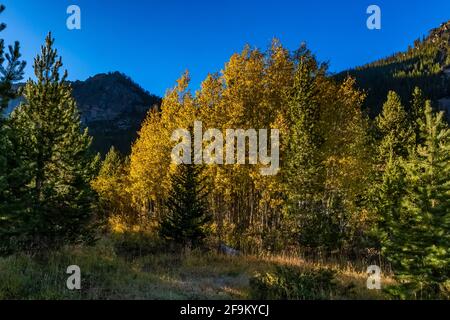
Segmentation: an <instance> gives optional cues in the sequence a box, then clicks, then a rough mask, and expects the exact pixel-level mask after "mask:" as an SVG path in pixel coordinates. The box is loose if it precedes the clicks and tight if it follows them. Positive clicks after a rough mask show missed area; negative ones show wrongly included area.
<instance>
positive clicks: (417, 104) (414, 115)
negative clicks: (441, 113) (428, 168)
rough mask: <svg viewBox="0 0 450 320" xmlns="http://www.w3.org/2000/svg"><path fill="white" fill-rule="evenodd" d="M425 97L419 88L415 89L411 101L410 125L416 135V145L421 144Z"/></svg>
mask: <svg viewBox="0 0 450 320" xmlns="http://www.w3.org/2000/svg"><path fill="white" fill-rule="evenodd" d="M425 102H426V101H425V97H424V96H423V92H422V90H420V88H419V87H415V88H414V92H413V94H412V100H411V111H410V113H409V119H410V123H411V124H412V126H413V129H414V133H415V135H416V144H419V143H421V142H422V141H421V139H420V121H419V120H422V121H425V109H424V108H425Z"/></svg>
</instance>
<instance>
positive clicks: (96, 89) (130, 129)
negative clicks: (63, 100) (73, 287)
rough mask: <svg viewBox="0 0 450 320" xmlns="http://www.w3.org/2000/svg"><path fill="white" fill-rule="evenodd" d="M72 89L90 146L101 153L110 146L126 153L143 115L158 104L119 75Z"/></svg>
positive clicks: (79, 83)
mask: <svg viewBox="0 0 450 320" xmlns="http://www.w3.org/2000/svg"><path fill="white" fill-rule="evenodd" d="M72 88H73V96H74V98H75V100H76V101H77V103H78V107H79V109H80V112H81V119H82V122H83V124H84V125H85V126H87V127H88V128H89V132H90V134H91V135H92V136H93V137H94V142H93V147H94V149H95V150H97V151H100V152H101V153H103V154H104V153H106V152H107V151H108V150H109V148H110V147H111V146H113V145H114V146H115V147H117V149H119V150H120V151H121V152H123V153H125V154H128V153H129V152H130V149H131V145H132V143H133V141H134V140H135V139H136V137H137V131H138V130H139V129H140V127H141V124H142V122H143V120H144V119H145V116H146V114H147V112H148V111H149V110H150V108H153V107H157V106H159V105H161V98H159V97H157V96H155V95H152V94H150V93H148V92H147V91H145V90H144V89H142V88H141V87H140V86H139V85H138V84H136V83H135V82H133V81H132V80H131V79H130V78H129V77H127V76H125V75H124V74H122V73H119V72H114V73H108V74H98V75H96V76H94V77H91V78H89V79H87V80H86V81H76V82H73V83H72Z"/></svg>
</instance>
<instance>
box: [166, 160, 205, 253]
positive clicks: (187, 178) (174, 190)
mask: <svg viewBox="0 0 450 320" xmlns="http://www.w3.org/2000/svg"><path fill="white" fill-rule="evenodd" d="M206 197H207V192H206V189H205V185H204V183H203V181H202V178H201V168H200V167H199V166H196V165H194V164H180V165H178V166H177V169H176V172H175V173H174V175H173V176H172V177H171V191H170V194H169V197H168V199H167V204H166V206H167V211H168V214H167V215H166V216H165V217H164V218H163V220H162V222H161V225H160V235H161V237H162V238H163V239H165V240H169V241H172V242H175V243H177V244H179V245H183V246H193V247H198V246H201V245H202V243H203V240H204V239H205V237H206V235H207V230H206V228H207V224H208V222H209V221H210V220H211V216H210V215H209V214H208V212H207V207H206Z"/></svg>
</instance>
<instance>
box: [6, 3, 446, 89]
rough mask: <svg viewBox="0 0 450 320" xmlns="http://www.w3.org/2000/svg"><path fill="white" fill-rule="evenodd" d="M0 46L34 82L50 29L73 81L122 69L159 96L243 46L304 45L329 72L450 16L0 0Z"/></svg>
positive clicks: (333, 8) (430, 11)
mask: <svg viewBox="0 0 450 320" xmlns="http://www.w3.org/2000/svg"><path fill="white" fill-rule="evenodd" d="M0 2H2V3H3V4H5V6H6V11H5V12H4V13H3V14H2V15H1V16H0V17H1V21H4V22H5V23H7V25H8V28H7V29H6V30H5V31H4V32H3V33H2V34H1V36H2V37H3V38H5V40H6V43H7V44H8V43H11V42H12V41H14V40H19V41H20V42H21V45H22V52H23V56H24V58H25V59H26V60H27V62H28V66H27V77H29V76H32V61H33V57H34V56H35V55H36V54H37V53H38V52H39V47H40V45H41V44H42V42H43V40H44V38H45V35H46V34H47V32H48V31H52V32H53V34H54V36H55V38H56V46H57V48H58V50H59V52H60V54H61V55H62V56H63V62H64V64H65V67H66V68H67V69H68V71H69V78H70V79H72V80H74V79H80V80H84V79H86V78H87V77H89V76H91V75H94V74H96V73H100V72H108V71H116V70H118V71H121V72H124V73H126V74H127V75H129V76H130V77H131V78H133V79H134V80H135V81H136V82H138V83H139V84H140V85H141V86H142V87H144V88H145V89H147V90H149V91H150V92H152V93H155V94H158V95H163V94H164V92H165V91H166V89H167V88H169V87H172V86H173V85H174V83H175V80H176V79H177V78H178V77H179V76H180V75H181V74H182V73H183V71H184V70H186V69H189V71H190V73H191V78H192V89H193V90H196V89H197V88H198V87H199V84H200V82H201V81H202V80H203V79H204V78H205V77H206V75H207V74H208V72H216V71H220V70H222V69H223V66H224V63H225V62H226V61H227V60H228V59H229V57H230V56H231V55H232V54H233V53H234V52H239V51H241V50H242V48H243V46H244V45H245V44H250V45H251V46H253V47H258V48H261V49H265V48H267V46H268V45H269V44H270V42H271V39H272V38H274V37H277V38H279V39H280V40H281V42H282V43H283V45H284V46H286V47H287V48H289V49H290V50H294V49H296V48H297V47H298V46H299V44H300V43H301V42H303V41H306V42H307V44H308V47H309V48H310V49H311V50H312V51H313V52H315V53H316V55H317V57H318V58H319V59H320V60H322V61H329V62H330V66H331V71H334V72H336V71H341V70H344V69H346V68H349V67H352V66H357V65H361V64H364V63H367V62H370V61H372V60H374V59H377V58H381V57H384V56H386V55H389V54H391V53H394V52H397V51H401V50H404V49H405V48H407V46H408V45H409V44H412V42H413V41H414V40H415V39H417V38H418V37H420V36H423V35H425V34H426V33H427V31H428V30H430V29H432V28H434V27H437V26H439V24H440V23H442V22H444V21H447V20H449V19H450V1H447V0H426V1H424V0H395V1H392V0H371V1H366V0H340V1H338V0H336V1H331V0H314V1H311V0H273V1H267V0H229V1H224V0H222V1H217V0H209V1H203V0H202V1H200V0H198V1H194V0H192V1H186V0H185V1H182V0H170V1H168V0H160V1H156V0H128V1H123V0H40V1H36V0H3V1H0ZM71 4H76V5H78V6H79V7H80V8H81V20H82V29H81V30H72V31H70V30H68V29H67V28H66V19H67V17H68V15H67V14H66V9H67V7H68V6H69V5H71ZM371 4H376V5H378V6H380V8H381V10H382V29H381V30H373V31H370V30H368V29H367V28H366V20H367V17H368V15H367V14H366V9H367V7H368V6H369V5H371Z"/></svg>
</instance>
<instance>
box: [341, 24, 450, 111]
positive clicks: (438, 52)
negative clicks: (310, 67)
mask: <svg viewBox="0 0 450 320" xmlns="http://www.w3.org/2000/svg"><path fill="white" fill-rule="evenodd" d="M347 74H349V75H351V76H353V77H355V78H356V80H357V85H358V86H359V88H360V89H363V90H365V91H366V92H367V94H368V97H367V100H366V104H365V106H366V108H367V109H368V111H369V114H370V115H371V116H376V115H377V114H378V113H379V112H380V110H381V107H382V105H383V103H384V101H385V100H386V96H387V93H388V91H389V90H394V91H396V92H397V93H398V94H399V95H400V97H401V98H402V101H403V104H404V105H405V107H407V108H408V107H409V102H410V100H411V94H412V92H413V90H414V87H416V86H418V87H420V88H421V89H422V90H423V92H424V95H425V97H426V98H427V99H431V100H432V101H433V103H434V105H435V106H436V107H439V108H440V109H442V110H446V111H447V117H449V116H450V21H448V22H446V23H443V24H442V25H441V26H440V27H439V28H436V29H433V30H431V31H430V33H429V35H428V36H427V37H424V38H423V39H422V40H416V41H415V42H414V46H413V47H409V48H408V50H407V51H405V52H400V53H396V54H394V55H392V56H390V57H388V58H385V59H381V60H378V61H375V62H372V63H369V64H367V65H364V66H361V67H358V68H356V69H352V70H348V71H344V72H341V73H339V74H337V75H335V77H336V78H337V79H339V80H341V79H343V78H344V77H346V76H347Z"/></svg>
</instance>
